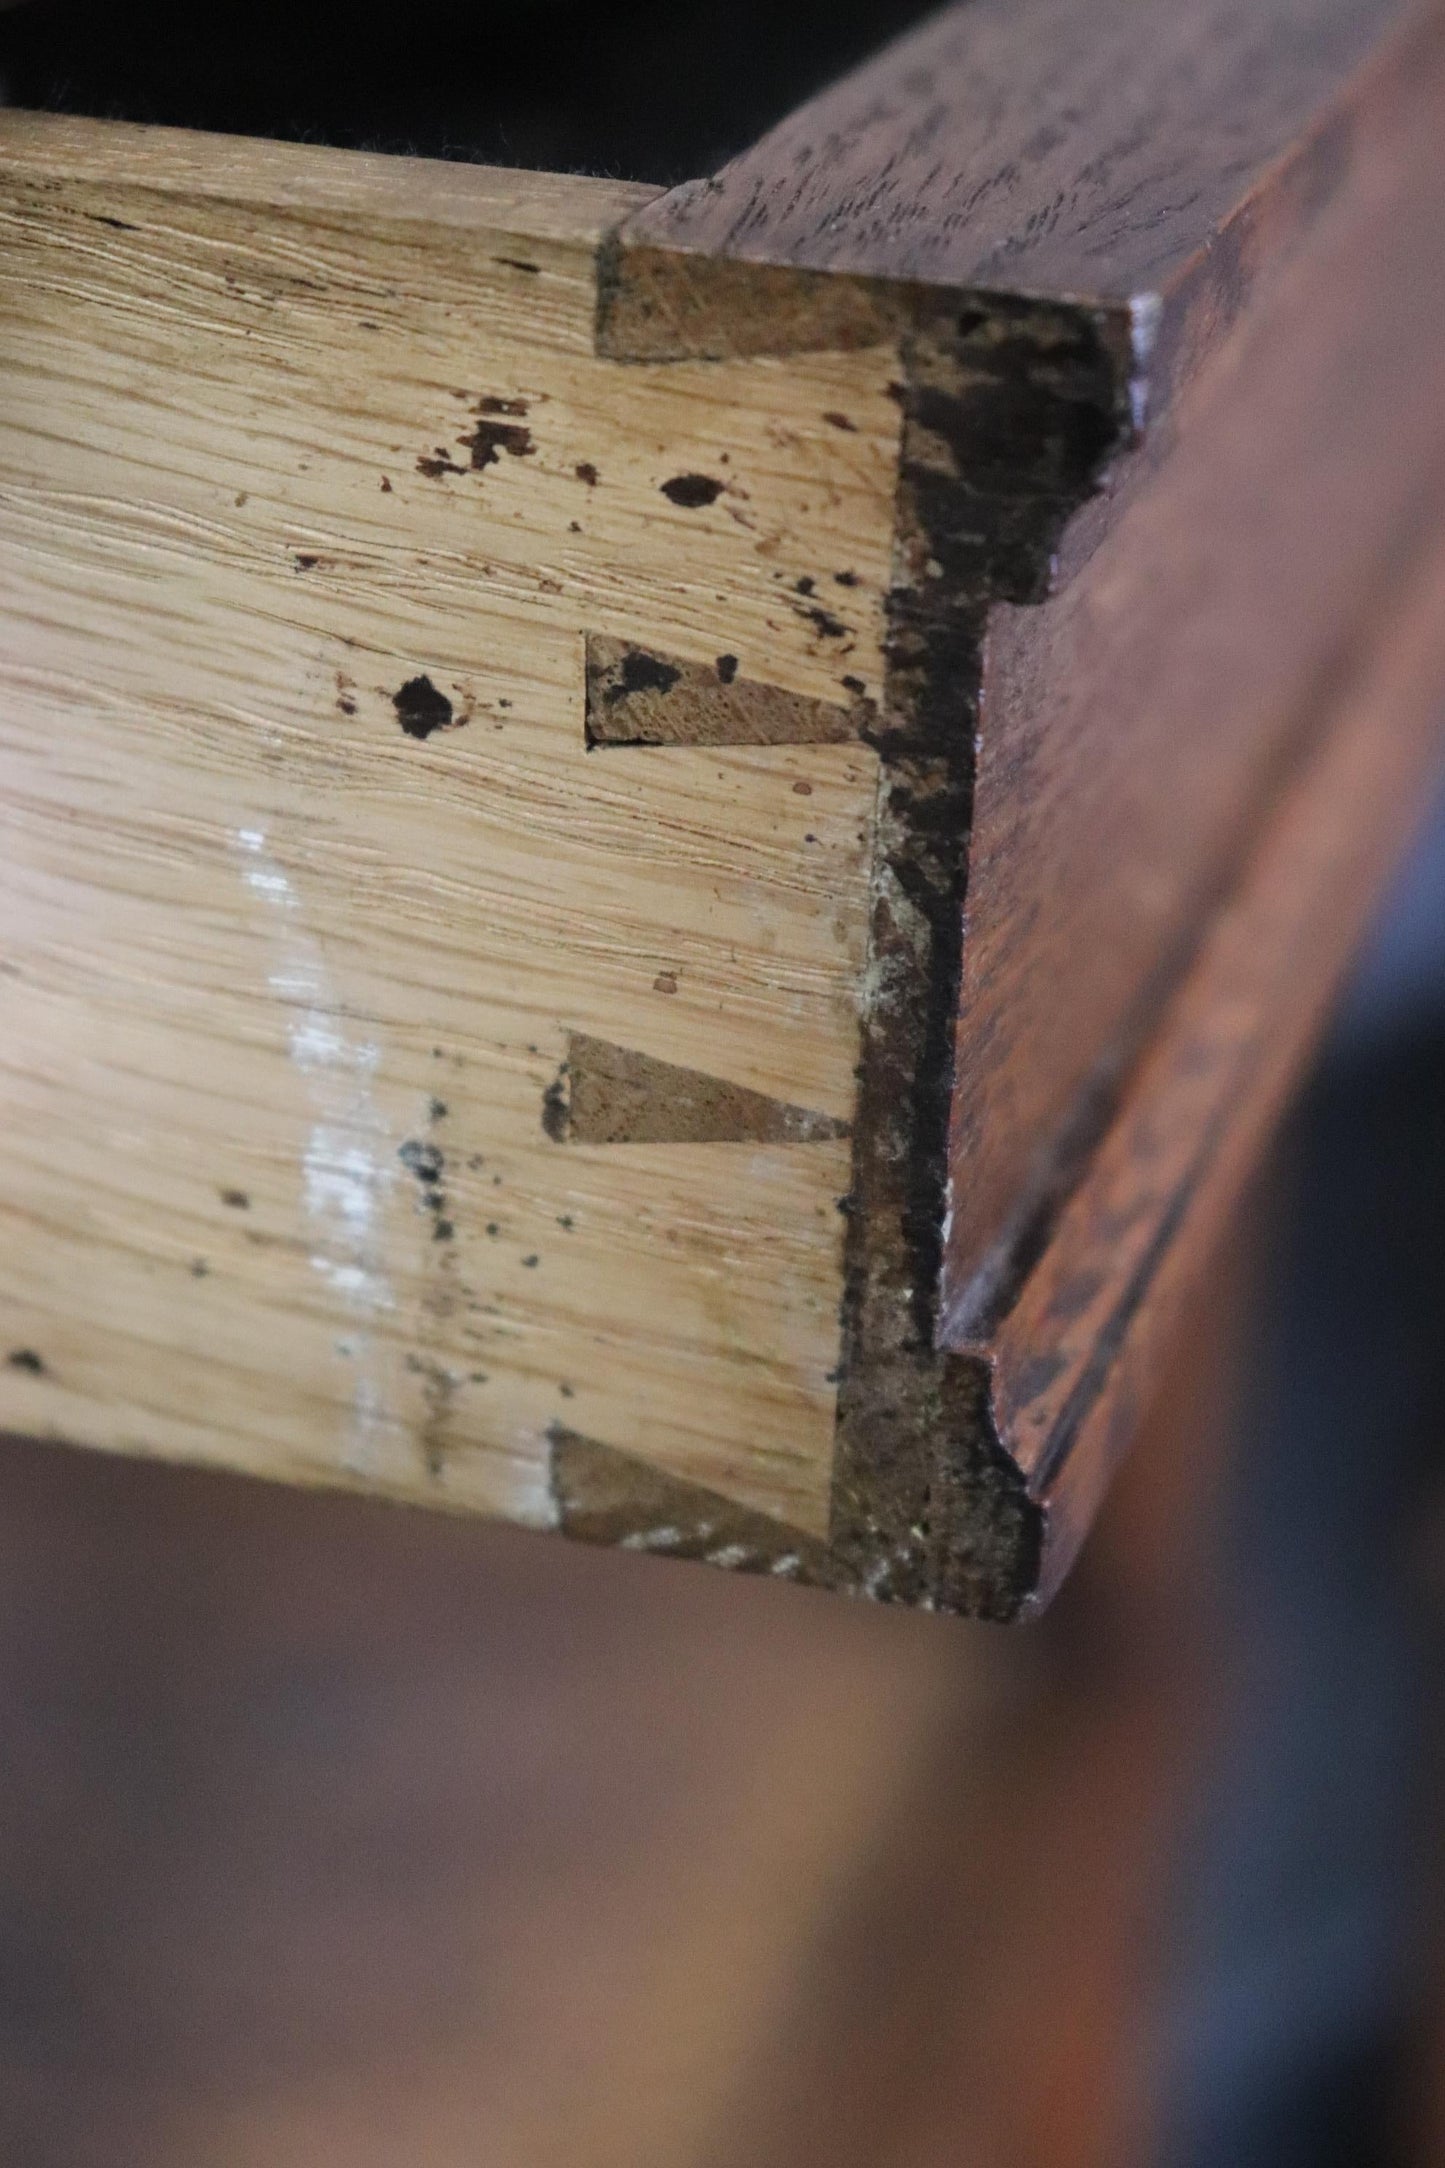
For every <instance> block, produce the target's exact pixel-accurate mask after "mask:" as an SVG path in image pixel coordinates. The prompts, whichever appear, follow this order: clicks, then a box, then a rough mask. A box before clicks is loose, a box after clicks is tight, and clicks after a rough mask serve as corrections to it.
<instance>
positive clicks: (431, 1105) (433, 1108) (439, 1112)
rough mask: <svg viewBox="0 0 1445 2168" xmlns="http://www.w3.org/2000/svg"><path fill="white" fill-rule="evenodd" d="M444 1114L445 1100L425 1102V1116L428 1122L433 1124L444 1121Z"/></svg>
mask: <svg viewBox="0 0 1445 2168" xmlns="http://www.w3.org/2000/svg"><path fill="white" fill-rule="evenodd" d="M446 1113H447V1103H446V1101H445V1099H429V1100H428V1101H427V1115H428V1117H429V1119H430V1120H432V1121H434V1122H440V1121H445V1119H446Z"/></svg>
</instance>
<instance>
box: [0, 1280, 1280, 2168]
mask: <svg viewBox="0 0 1445 2168" xmlns="http://www.w3.org/2000/svg"><path fill="white" fill-rule="evenodd" d="M1234 1284H1237V1283H1234ZM1230 1285H1231V1282H1230V1281H1229V1280H1228V1279H1227V1278H1225V1279H1222V1280H1216V1281H1215V1283H1214V1288H1215V1292H1214V1294H1213V1295H1212V1296H1211V1306H1210V1308H1209V1310H1208V1312H1207V1313H1206V1314H1205V1315H1203V1316H1201V1320H1200V1329H1199V1331H1198V1334H1197V1337H1196V1338H1195V1340H1194V1343H1193V1348H1192V1351H1191V1352H1190V1353H1189V1354H1188V1356H1187V1357H1186V1358H1185V1359H1183V1360H1182V1361H1181V1364H1180V1365H1179V1366H1178V1367H1177V1368H1176V1372H1175V1374H1174V1377H1173V1379H1172V1381H1171V1387H1170V1394H1169V1398H1168V1401H1167V1404H1166V1405H1165V1406H1164V1407H1163V1408H1161V1410H1160V1414H1159V1417H1158V1420H1157V1421H1156V1422H1155V1423H1154V1424H1153V1425H1152V1426H1151V1428H1150V1431H1149V1435H1148V1437H1147V1439H1146V1440H1145V1441H1144V1446H1145V1449H1144V1450H1142V1451H1141V1452H1140V1453H1139V1454H1138V1455H1136V1456H1135V1458H1134V1460H1133V1462H1132V1464H1131V1468H1130V1471H1129V1474H1128V1476H1127V1479H1126V1480H1125V1481H1124V1482H1123V1484H1122V1485H1121V1487H1120V1489H1119V1492H1118V1495H1117V1496H1116V1498H1115V1499H1114V1500H1113V1501H1112V1502H1111V1505H1110V1508H1109V1511H1108V1513H1107V1514H1106V1516H1105V1520H1104V1523H1103V1527H1102V1530H1101V1540H1100V1543H1099V1545H1098V1546H1097V1548H1096V1550H1095V1551H1094V1552H1093V1553H1091V1556H1090V1560H1089V1562H1088V1567H1087V1569H1086V1570H1085V1571H1084V1572H1083V1573H1081V1575H1080V1576H1079V1578H1078V1579H1077V1581H1076V1583H1075V1584H1073V1585H1072V1586H1071V1588H1070V1590H1069V1591H1068V1592H1067V1594H1066V1597H1065V1598H1064V1600H1063V1601H1062V1602H1061V1604H1060V1606H1059V1607H1058V1608H1057V1610H1056V1611H1055V1613H1054V1614H1053V1615H1052V1616H1051V1618H1050V1619H1049V1620H1048V1621H1046V1622H1044V1624H1043V1625H1041V1626H1040V1627H1038V1628H1036V1629H1030V1631H1029V1632H1027V1633H1026V1634H1022V1635H1020V1636H1017V1637H1014V1636H1009V1637H1005V1636H1002V1635H1000V1634H999V1633H998V1631H997V1630H996V1629H991V1628H987V1627H973V1626H969V1625H966V1624H963V1623H961V1622H942V1621H938V1620H930V1619H926V1618H918V1617H914V1616H910V1615H907V1614H903V1613H897V1612H881V1611H878V1610H876V1609H874V1608H873V1607H871V1606H859V1607H850V1606H847V1605H842V1604H838V1603H836V1602H834V1601H831V1600H830V1599H828V1598H826V1597H822V1596H816V1595H809V1594H806V1593H800V1592H798V1591H795V1590H788V1589H780V1588H777V1587H773V1586H768V1585H766V1584H759V1583H749V1582H738V1581H735V1580H733V1579H731V1578H723V1577H717V1578H714V1577H712V1576H708V1575H692V1574H689V1573H688V1572H687V1571H686V1570H685V1569H684V1568H681V1567H678V1566H675V1565H672V1564H668V1563H665V1562H656V1563H654V1564H650V1565H643V1566H639V1565H638V1564H637V1563H636V1562H635V1561H625V1560H616V1559H613V1558H610V1557H608V1556H606V1555H605V1554H591V1553H588V1552H573V1551H569V1550H567V1549H565V1548H563V1547H559V1546H553V1545H549V1544H545V1543H538V1542H535V1541H534V1540H532V1539H530V1538H528V1537H526V1536H520V1535H516V1534H512V1533H508V1532H505V1531H495V1530H490V1529H487V1528H485V1527H481V1526H476V1525H470V1524H464V1523H456V1522H448V1521H439V1520H435V1519H432V1518H429V1517H427V1516H424V1515H420V1514H414V1513H410V1512H407V1511H405V1510H400V1509H393V1508H387V1507H383V1506H375V1505H367V1504H364V1503H361V1502H357V1501H351V1500H343V1499H337V1498H329V1499H328V1498H323V1497H318V1496H310V1497H299V1498H298V1497H296V1496H295V1495H294V1494H290V1493H287V1492H284V1491H272V1490H270V1489H268V1488H266V1487H264V1486H260V1485H252V1484H248V1483H246V1482H244V1481H241V1480H238V1479H235V1478H231V1477H222V1476H210V1475H203V1474H199V1473H194V1472H185V1471H177V1470H171V1469H164V1468H161V1467H156V1466H144V1465H138V1464H132V1463H128V1462H123V1461H113V1460H111V1459H109V1458H108V1457H100V1456H91V1455H71V1454H64V1455H57V1454H54V1453H53V1452H49V1451H47V1450H45V1449H44V1448H39V1447H33V1446H29V1445H24V1444H19V1443H11V1444H9V1445H7V1446H5V1447H4V1449H3V1454H0V1731H3V1736H4V1739H5V1743H6V1744H5V1779H4V1782H3V1785H0V1921H3V1923H4V1925H3V1952H4V1955H3V1994H0V2158H3V2159H5V2160H6V2161H7V2162H8V2161H11V2160H13V2161H15V2162H17V2163H21V2162H23V2163H24V2168H116V2164H117V2163H119V2162H126V2163H129V2162H132V2161H134V2162H136V2163H144V2164H145V2168H402V2164H406V2168H413V2164H417V2168H419V2164H423V2163H424V2164H425V2168H476V2163H478V2162H479V2161H481V2162H485V2163H486V2164H487V2168H811V2164H813V2163H817V2164H818V2168H935V2164H936V2168H945V2164H947V2168H952V2164H955V2163H959V2162H965V2161H966V2162H967V2163H968V2164H969V2168H994V2164H998V2168H1006V2164H1009V2168H1011V2164H1014V2163H1018V2164H1020V2168H1085V2164H1091V2168H1092V2164H1094V2163H1097V2164H1098V2168H1124V2164H1125V2163H1128V2162H1132V2161H1133V2160H1134V2159H1135V2158H1136V2157H1138V2156H1136V2155H1135V2153H1134V2152H1133V2151H1132V2150H1131V2149H1132V2148H1133V2146H1134V2144H1135V2139H1136V2136H1137V2134H1138V2133H1139V2132H1141V2131H1142V2130H1143V2129H1144V2128H1145V2127H1146V2125H1147V2118H1148V2110H1149V2102H1148V2092H1147V2070H1146V2068H1145V2065H1146V2062H1147V2045H1148V2043H1147V2037H1146V2032H1147V2026H1146V2020H1147V2012H1148V2005H1149V1994H1150V1985H1149V1983H1150V1978H1151V1968H1152V1966H1153V1963H1154V1945H1153V1939H1152V1938H1154V1937H1155V1936H1156V1935H1157V1932H1158V1918H1159V1906H1160V1902H1161V1896H1162V1892H1163V1890H1164V1887H1165V1883H1166V1880H1167V1874H1168V1868H1169V1858H1170V1843H1171V1829H1172V1817H1173V1814H1174V1811H1175V1808H1176V1806H1177V1804H1178V1801H1179V1799H1180V1797H1181V1795H1182V1793H1183V1792H1184V1790H1185V1788H1186V1787H1187V1785H1188V1783H1189V1781H1190V1772H1191V1769H1192V1768H1193V1767H1194V1766H1195V1765H1196V1764H1197V1761H1198V1758H1199V1756H1200V1755H1201V1753H1202V1752H1204V1751H1205V1749H1206V1746H1207V1732H1208V1709H1209V1695H1208V1682H1209V1678H1210V1673H1211V1667H1212V1666H1213V1664H1214V1663H1215V1662H1216V1661H1217V1658H1216V1656H1215V1654H1214V1653H1213V1652H1212V1651H1211V1648H1210V1646H1209V1637H1208V1633H1207V1628H1206V1623H1205V1619H1204V1615H1203V1613H1202V1612H1201V1611H1200V1610H1199V1608H1198V1605H1197V1603H1196V1598H1197V1597H1198V1595H1199V1593H1200V1573H1201V1570H1202V1569H1203V1567H1204V1566H1205V1564H1206V1562H1207V1561H1206V1549H1207V1538H1206V1533H1205V1532H1206V1530H1207V1527H1208V1522H1209V1506H1208V1501H1209V1498H1210V1496H1211V1495H1212V1490H1213V1484H1214V1470H1215V1463H1216V1453H1215V1451H1214V1450H1212V1449H1211V1440H1216V1439H1217V1438H1218V1435H1219V1432H1218V1427H1217V1421H1216V1416H1217V1412H1218V1409H1219V1406H1220V1404H1221V1399H1222V1398H1225V1397H1227V1393H1228V1382H1227V1381H1228V1375H1229V1365H1228V1362H1227V1360H1223V1359H1221V1358H1222V1357H1223V1355H1224V1353H1225V1351H1226V1350H1227V1349H1228V1347H1229V1345H1230V1344H1231V1339H1232V1331H1233V1327H1232V1324H1231V1322H1230V1319H1231V1310H1230V1301H1231V1298H1230V1294H1229V1288H1230ZM1025 2043H1027V2045H1026V2046H1025Z"/></svg>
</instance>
